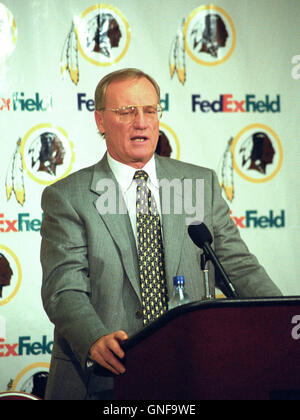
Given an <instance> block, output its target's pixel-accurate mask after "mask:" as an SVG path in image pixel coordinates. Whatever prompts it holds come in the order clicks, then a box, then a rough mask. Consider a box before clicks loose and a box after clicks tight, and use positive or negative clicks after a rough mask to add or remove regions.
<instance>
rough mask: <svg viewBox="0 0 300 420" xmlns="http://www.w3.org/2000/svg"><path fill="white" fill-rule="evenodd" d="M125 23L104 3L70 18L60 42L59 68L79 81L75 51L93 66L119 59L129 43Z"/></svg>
mask: <svg viewBox="0 0 300 420" xmlns="http://www.w3.org/2000/svg"><path fill="white" fill-rule="evenodd" d="M130 36H131V34H130V28H129V24H128V22H127V20H126V18H125V17H124V15H123V14H122V12H121V11H120V10H118V9H117V8H116V7H114V6H111V5H108V4H96V5H93V6H91V7H89V8H88V9H86V10H85V11H84V12H83V13H82V14H81V16H79V17H75V18H74V20H73V21H72V24H71V28H70V31H69V33H68V35H67V37H66V40H65V42H64V46H63V50H62V54H61V60H60V71H61V74H62V76H63V77H66V76H67V74H69V76H70V78H71V80H72V82H73V83H74V84H75V85H77V84H78V82H79V54H78V53H80V54H81V56H82V57H83V58H84V59H85V60H87V61H88V62H89V63H91V64H93V65H95V66H110V65H112V64H114V63H117V62H118V61H120V60H121V59H122V58H123V57H124V55H125V54H126V52H127V50H128V47H129V43H130Z"/></svg>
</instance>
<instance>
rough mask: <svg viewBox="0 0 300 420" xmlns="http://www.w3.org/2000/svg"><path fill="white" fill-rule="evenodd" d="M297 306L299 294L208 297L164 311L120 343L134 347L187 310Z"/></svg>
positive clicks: (125, 349) (123, 346)
mask: <svg viewBox="0 0 300 420" xmlns="http://www.w3.org/2000/svg"><path fill="white" fill-rule="evenodd" d="M278 305H279V306H280V305H281V306H292V305H295V306H299V307H300V296H280V297H262V298H236V299H228V298H225V299H209V300H200V301H194V302H190V303H187V304H185V305H182V306H179V307H176V308H174V309H171V310H170V311H168V312H166V313H165V314H164V315H162V316H161V317H160V318H158V319H157V320H156V321H154V322H152V323H151V324H150V325H149V326H147V327H145V328H143V329H141V330H140V331H138V332H136V333H135V334H133V335H132V336H130V337H129V338H128V340H126V341H124V342H123V343H122V348H123V349H124V351H127V350H129V349H130V348H132V347H134V345H135V344H137V343H138V342H140V341H141V340H143V339H144V338H146V337H148V336H150V335H151V334H153V333H154V332H155V331H157V330H159V329H160V328H162V327H163V326H164V325H166V324H167V323H168V322H169V321H171V320H172V319H174V318H177V317H178V316H180V315H183V314H185V313H188V312H193V311H196V310H206V309H215V308H233V307H250V306H252V307H253V306H258V307H261V306H278Z"/></svg>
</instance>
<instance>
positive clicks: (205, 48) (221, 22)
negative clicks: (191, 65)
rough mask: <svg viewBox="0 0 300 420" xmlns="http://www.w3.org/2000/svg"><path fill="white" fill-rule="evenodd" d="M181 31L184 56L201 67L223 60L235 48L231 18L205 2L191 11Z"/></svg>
mask: <svg viewBox="0 0 300 420" xmlns="http://www.w3.org/2000/svg"><path fill="white" fill-rule="evenodd" d="M183 34H184V41H185V43H184V46H185V50H186V51H187V53H188V55H189V56H190V57H191V58H192V59H193V60H195V61H196V62H197V63H199V64H202V65H205V66H216V65H218V64H221V63H224V62H225V61H226V60H228V58H229V57H230V56H231V54H232V53H233V51H234V48H235V43H236V32H235V28H234V25H233V22H232V19H231V17H230V16H229V15H228V13H227V12H226V11H225V10H223V9H222V8H221V7H218V6H214V5H205V6H200V7H198V8H197V9H195V10H193V11H192V13H191V14H190V15H189V16H188V18H187V19H186V21H185V24H184V27H183Z"/></svg>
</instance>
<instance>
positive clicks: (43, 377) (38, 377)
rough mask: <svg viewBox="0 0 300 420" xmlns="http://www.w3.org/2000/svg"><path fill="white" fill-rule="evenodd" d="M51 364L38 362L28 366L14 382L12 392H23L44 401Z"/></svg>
mask: <svg viewBox="0 0 300 420" xmlns="http://www.w3.org/2000/svg"><path fill="white" fill-rule="evenodd" d="M49 368H50V363H47V362H38V363H32V364H31V365H28V366H26V367H25V368H24V369H23V370H22V371H21V372H20V373H19V374H18V375H17V377H16V378H15V380H14V381H13V384H12V387H11V391H21V392H26V393H27V394H31V395H34V396H36V397H38V398H41V399H43V398H44V395H45V388H46V383H47V379H48V372H49Z"/></svg>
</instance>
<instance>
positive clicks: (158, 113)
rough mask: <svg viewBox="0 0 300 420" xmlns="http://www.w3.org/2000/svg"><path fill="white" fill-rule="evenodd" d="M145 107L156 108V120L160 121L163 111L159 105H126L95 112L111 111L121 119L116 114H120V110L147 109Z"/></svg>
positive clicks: (119, 115)
mask: <svg viewBox="0 0 300 420" xmlns="http://www.w3.org/2000/svg"><path fill="white" fill-rule="evenodd" d="M147 106H149V107H154V108H156V111H157V119H158V120H160V119H161V117H162V113H163V109H162V106H161V105H160V104H157V105H126V106H120V107H119V108H100V109H97V110H96V111H99V112H102V111H112V112H115V113H116V114H117V115H118V117H122V115H121V114H118V112H120V110H122V109H123V110H126V109H128V108H135V109H136V110H137V108H144V107H147ZM136 115H137V113H136V112H135V115H134V116H135V117H136Z"/></svg>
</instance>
